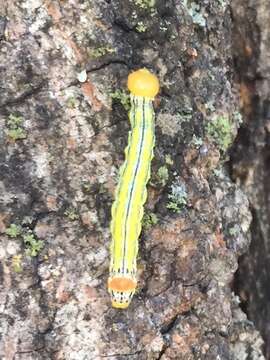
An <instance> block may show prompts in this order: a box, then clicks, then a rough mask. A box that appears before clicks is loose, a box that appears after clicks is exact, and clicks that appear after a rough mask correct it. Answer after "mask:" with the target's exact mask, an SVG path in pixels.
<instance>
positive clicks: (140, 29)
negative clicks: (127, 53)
mask: <svg viewBox="0 0 270 360" xmlns="http://www.w3.org/2000/svg"><path fill="white" fill-rule="evenodd" d="M136 30H137V31H138V32H139V33H144V32H146V30H147V26H146V25H145V24H144V23H143V22H142V21H139V22H138V23H137V26H136Z"/></svg>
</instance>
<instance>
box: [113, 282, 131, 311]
mask: <svg viewBox="0 0 270 360" xmlns="http://www.w3.org/2000/svg"><path fill="white" fill-rule="evenodd" d="M136 286H137V281H136V280H134V279H131V278H128V277H110V278H109V280H108V290H109V293H110V294H111V300H112V307H114V308H117V309H126V308H127V307H128V306H129V304H130V302H131V299H132V297H133V295H134V293H135V290H136Z"/></svg>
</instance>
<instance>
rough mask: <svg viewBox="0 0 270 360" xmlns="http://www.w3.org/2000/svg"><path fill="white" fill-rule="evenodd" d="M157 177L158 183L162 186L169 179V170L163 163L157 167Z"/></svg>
mask: <svg viewBox="0 0 270 360" xmlns="http://www.w3.org/2000/svg"><path fill="white" fill-rule="evenodd" d="M157 179H158V183H159V184H161V186H162V187H163V186H165V185H166V184H167V181H168V179H169V170H168V168H167V167H166V166H165V165H164V166H161V167H160V168H159V169H158V172H157Z"/></svg>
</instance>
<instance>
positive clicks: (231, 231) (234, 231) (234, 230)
mask: <svg viewBox="0 0 270 360" xmlns="http://www.w3.org/2000/svg"><path fill="white" fill-rule="evenodd" d="M228 232H229V234H230V235H231V236H236V235H238V234H239V233H240V227H239V225H234V226H232V227H230V228H229V230H228Z"/></svg>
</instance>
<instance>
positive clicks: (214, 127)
mask: <svg viewBox="0 0 270 360" xmlns="http://www.w3.org/2000/svg"><path fill="white" fill-rule="evenodd" d="M206 132H207V136H208V138H209V139H210V140H211V141H213V142H214V143H215V144H216V145H217V146H218V148H219V150H220V151H221V152H223V153H225V152H226V150H227V149H228V147H229V146H230V144H231V143H232V140H233V136H232V125H231V123H230V120H229V118H228V116H217V117H216V118H214V120H212V121H211V122H209V123H208V125H207V129H206Z"/></svg>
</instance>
